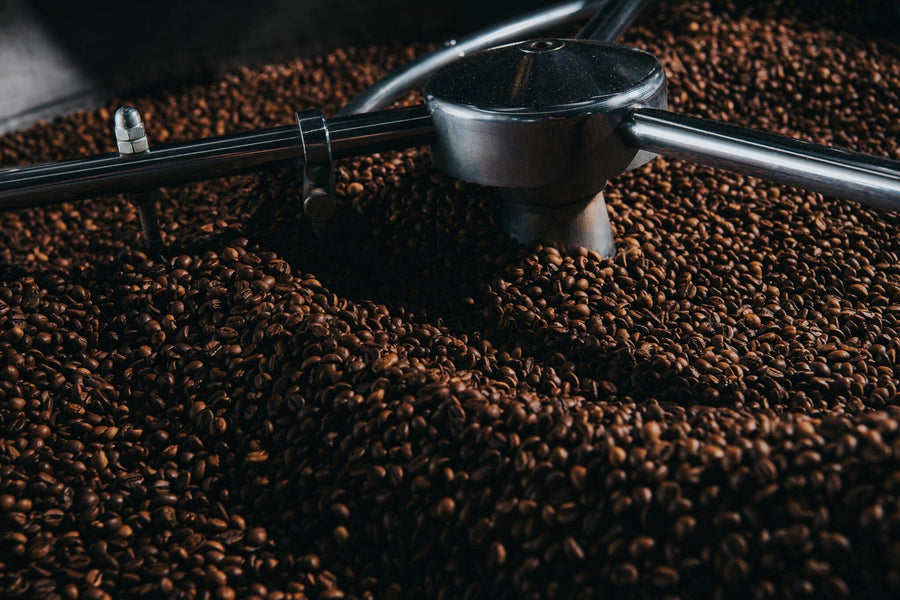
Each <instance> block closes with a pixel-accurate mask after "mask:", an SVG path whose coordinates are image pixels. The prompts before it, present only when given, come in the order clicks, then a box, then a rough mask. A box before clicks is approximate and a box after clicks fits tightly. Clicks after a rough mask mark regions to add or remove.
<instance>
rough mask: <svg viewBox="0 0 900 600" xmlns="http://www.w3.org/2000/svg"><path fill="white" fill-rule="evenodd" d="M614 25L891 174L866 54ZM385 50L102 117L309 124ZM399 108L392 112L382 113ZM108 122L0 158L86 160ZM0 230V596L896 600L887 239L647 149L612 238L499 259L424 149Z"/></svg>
mask: <svg viewBox="0 0 900 600" xmlns="http://www.w3.org/2000/svg"><path fill="white" fill-rule="evenodd" d="M664 4H666V3H659V4H658V5H657V7H658V8H657V10H655V11H648V13H647V14H645V15H644V16H643V17H642V19H641V20H640V21H639V22H638V24H637V26H636V27H635V28H634V29H632V30H631V31H630V32H629V34H628V36H627V38H626V41H628V42H629V43H633V44H635V45H636V46H638V47H641V48H645V49H647V50H649V51H651V52H653V53H655V54H656V55H658V56H660V57H661V58H662V60H663V61H664V63H665V65H666V68H667V72H668V74H669V77H670V86H669V91H670V97H671V103H672V107H673V109H675V110H679V111H683V112H688V113H691V114H698V115H701V116H709V117H714V118H718V119H721V120H726V121H729V122H735V123H740V124H744V125H749V126H755V127H761V128H766V129H770V130H776V131H779V132H781V133H786V134H791V135H797V136H805V137H807V138H809V139H814V140H817V141H821V142H829V143H835V144H841V145H845V146H850V147H853V148H856V149H859V150H863V151H869V152H873V153H877V154H882V155H887V156H892V157H894V158H900V146H898V135H897V134H898V133H900V130H898V125H897V123H898V121H897V114H898V113H900V60H898V58H900V48H898V47H897V46H896V45H893V44H892V43H890V42H888V41H886V40H876V41H871V40H863V39H859V38H857V37H855V36H854V34H853V33H837V32H835V31H833V30H830V29H828V28H823V27H822V26H821V25H822V23H830V22H831V21H828V22H826V21H824V19H832V20H833V19H836V18H837V17H836V16H835V15H840V18H841V19H842V20H843V22H846V23H847V28H848V29H847V31H848V32H852V31H854V29H853V27H854V23H857V21H855V19H856V18H857V17H856V13H855V11H854V9H853V7H852V6H849V8H848V6H846V5H845V3H842V2H834V3H832V4H833V5H834V6H831V5H829V7H830V10H823V11H822V15H823V16H822V17H821V19H823V20H822V21H809V20H807V21H802V20H800V19H801V18H806V19H816V18H817V17H815V16H809V15H808V14H806V12H807V11H805V10H804V9H803V6H804V5H802V4H800V3H792V2H790V1H789V0H780V1H778V2H774V3H772V2H767V3H765V7H764V8H760V6H759V5H753V6H743V5H740V6H738V5H736V4H734V3H729V2H714V3H713V2H708V3H683V4H682V5H677V6H665V5H664ZM421 50H422V48H415V49H407V48H400V47H384V48H374V49H368V50H346V51H339V52H335V53H333V54H329V55H327V56H324V57H321V58H319V59H315V60H306V61H297V62H293V63H289V64H282V65H277V66H271V67H267V68H263V69H260V70H256V71H250V70H245V71H242V72H239V73H235V74H233V75H230V76H228V77H226V78H225V79H223V80H222V81H221V82H217V83H214V84H212V85H198V86H195V87H190V88H184V89H179V90H174V91H172V90H169V91H167V92H165V93H161V94H159V95H157V96H149V97H146V98H141V99H137V100H135V101H134V103H135V104H136V105H138V106H139V107H140V108H141V110H142V112H143V114H144V118H145V121H146V123H147V128H148V131H149V132H150V136H151V143H153V142H157V141H159V142H162V141H176V140H181V139H188V138H192V137H199V136H206V135H213V134H216V133H223V132H226V131H236V130H244V129H249V128H256V127H264V126H274V125H278V124H280V123H288V122H289V121H290V118H291V117H290V111H291V110H294V109H301V108H306V107H309V106H311V105H321V106H324V107H325V108H326V110H328V111H333V110H334V109H336V108H337V107H339V106H340V105H342V104H343V103H344V102H345V101H346V100H347V99H348V98H349V97H351V96H352V95H353V94H354V93H356V92H357V91H358V90H359V89H362V88H363V87H365V86H366V85H368V84H370V83H371V82H372V81H374V80H375V79H376V78H377V77H378V76H380V75H381V74H383V73H384V72H386V71H387V70H389V69H390V68H392V67H394V66H396V65H398V64H400V63H402V62H404V61H405V60H408V59H409V58H410V57H411V56H413V55H414V52H418V51H421ZM407 101H409V102H414V101H418V99H417V98H416V97H415V95H411V96H410V98H408V99H407ZM118 104H119V103H118V102H113V103H110V105H109V106H108V107H106V108H104V109H101V110H98V111H94V112H87V113H80V114H76V115H74V116H71V117H67V118H64V119H59V120H56V121H54V122H53V123H45V124H40V125H37V126H35V127H33V128H31V129H30V130H28V131H25V132H21V133H16V134H11V135H8V136H6V137H4V138H0V161H2V165H3V166H11V165H13V164H19V163H27V162H33V161H38V160H47V159H54V158H63V157H69V156H73V155H78V154H83V153H92V152H101V151H111V150H112V149H113V148H112V136H111V134H110V128H111V127H110V120H111V114H112V112H113V110H114V108H115V106H117V105H118ZM337 180H338V195H339V200H340V208H339V211H338V217H337V221H336V223H335V226H334V227H333V228H332V231H331V232H329V237H328V239H326V240H317V239H315V237H314V236H313V233H312V227H311V225H310V223H309V222H307V221H306V220H305V219H304V218H303V217H302V214H301V211H300V210H299V201H298V190H297V182H296V176H294V175H292V174H289V173H275V174H260V175H254V176H243V177H234V178H229V179H225V180H218V181H212V182H206V183H203V184H195V185H190V186H184V187H182V188H179V189H169V190H165V191H164V193H163V202H162V204H161V207H160V214H161V220H162V222H163V227H164V230H165V233H166V236H167V242H168V244H169V253H168V256H167V257H164V258H158V257H153V256H147V255H146V254H145V253H143V252H141V251H140V250H138V248H139V245H138V243H137V240H138V231H139V227H138V223H137V217H136V213H135V210H134V208H133V207H132V206H131V205H129V204H128V202H127V201H126V200H125V199H124V198H117V199H98V200H91V201H86V202H83V203H79V204H77V205H74V204H72V205H61V206H57V207H51V208H47V209H41V210H38V209H35V210H22V211H18V212H10V213H4V214H2V215H0V228H2V232H3V236H2V237H0V273H2V283H0V355H2V359H0V365H2V370H0V519H2V522H3V527H2V528H0V595H2V596H3V597H9V598H17V597H40V598H67V599H68V598H118V597H147V598H157V597H161V596H166V597H169V596H170V597H177V598H222V599H227V598H236V597H240V598H266V599H271V600H280V599H286V598H296V599H300V598H405V597H410V598H415V597H434V598H596V597H601V596H605V595H607V594H608V595H614V596H616V597H632V598H646V597H671V598H676V597H681V598H699V597H710V596H713V597H726V596H729V597H735V598H743V597H748V598H768V597H773V598H774V597H789V598H803V597H812V598H818V597H824V598H850V597H860V596H864V597H872V598H875V597H886V598H887V597H895V596H896V595H897V594H898V593H900V541H898V540H900V501H898V497H900V435H898V425H900V408H898V405H900V393H898V382H900V363H898V360H897V358H898V357H897V355H898V352H900V336H898V329H900V260H898V258H900V235H898V232H900V218H898V216H897V215H893V214H888V213H884V212H879V211H876V210H872V209H867V208H862V207H860V206H858V205H856V204H853V203H851V202H846V201H841V200H836V199H830V198H829V199H824V198H822V197H821V196H819V195H817V194H814V193H809V192H803V191H799V190H794V189H788V188H784V187H780V186H776V185H772V184H769V183H766V182H763V181H760V180H755V179H751V178H747V177H742V176H738V175H733V174H727V173H724V172H720V171H714V170H712V169H708V168H705V167H700V166H696V165H693V164H690V163H686V162H681V161H676V160H667V159H662V158H658V159H657V160H655V161H654V162H652V163H651V164H649V165H648V166H646V167H644V168H642V169H640V170H638V171H635V172H631V173H628V174H626V175H624V176H622V177H620V178H618V179H616V180H614V181H613V182H612V183H611V184H610V186H609V189H608V190H607V191H606V195H607V201H608V204H609V208H610V212H611V219H612V222H613V225H614V228H615V230H616V235H617V242H618V246H619V249H620V252H619V254H618V255H617V256H616V257H615V258H613V259H610V260H602V259H600V258H599V257H598V256H597V255H596V254H594V253H591V252H588V251H585V250H583V249H575V250H571V251H561V250H560V249H559V248H556V247H553V246H551V245H542V244H532V245H530V246H528V247H520V246H519V245H517V244H516V243H514V242H512V241H511V240H509V239H508V238H507V237H506V236H504V235H503V234H501V233H499V228H498V225H497V222H498V220H499V215H498V199H497V197H496V195H495V194H494V192H492V191H490V190H487V189H484V188H480V187H477V186H473V185H469V184H464V183H461V182H456V181H453V180H451V179H449V178H447V177H445V176H443V175H441V174H440V173H438V172H436V171H435V170H434V169H433V168H432V167H431V166H430V163H429V159H428V155H427V150H423V149H417V150H410V151H407V152H403V153H391V154H384V155H374V156H367V157H361V158H358V159H354V160H347V161H343V162H342V163H341V164H339V165H338V172H337Z"/></svg>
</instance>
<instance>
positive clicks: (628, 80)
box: [425, 39, 666, 195]
mask: <svg viewBox="0 0 900 600" xmlns="http://www.w3.org/2000/svg"><path fill="white" fill-rule="evenodd" d="M665 83H666V78H665V72H664V71H663V67H662V65H661V64H660V63H659V61H658V60H657V59H656V58H655V57H654V56H653V55H651V54H648V53H646V52H643V51H641V50H636V49H634V48H629V47H627V46H620V45H617V44H606V43H601V42H593V41H584V40H579V41H576V40H559V39H545V40H532V41H529V42H522V43H518V44H511V45H508V46H502V47H500V48H495V49H493V50H488V51H486V52H482V53H480V54H478V55H475V56H471V57H467V58H464V59H461V60H459V61H457V62H456V63H454V64H452V65H450V66H448V67H445V68H444V69H441V70H440V71H438V72H437V73H435V74H434V76H432V78H431V79H429V81H428V83H427V84H426V86H425V100H426V103H427V104H428V108H429V110H430V111H431V116H432V120H433V122H434V128H435V142H434V144H433V145H432V158H433V160H434V163H435V165H436V166H437V167H438V168H440V169H441V170H443V171H445V172H446V173H449V174H450V175H452V176H454V177H457V178H459V179H464V180H466V181H472V182H475V183H480V184H483V185H491V186H496V187H511V188H535V187H547V186H558V185H568V184H572V183H579V182H586V181H591V182H594V183H595V184H596V187H595V189H594V190H593V191H592V193H591V195H593V194H594V193H596V192H598V191H600V189H602V187H603V184H604V183H605V182H606V180H607V179H608V178H610V177H612V176H614V175H617V174H619V173H621V172H622V171H624V170H625V169H626V168H628V167H629V165H632V166H636V165H637V164H638V163H640V161H635V158H636V157H637V155H638V151H637V150H635V149H634V148H633V147H630V146H628V145H626V144H624V143H623V142H622V140H621V139H620V138H619V137H618V136H616V135H614V131H615V129H616V128H617V127H618V125H619V123H620V122H621V120H622V119H623V118H624V117H625V115H626V113H627V111H628V109H629V108H630V107H631V106H633V105H634V104H636V103H642V104H647V105H650V106H655V107H660V108H664V107H665V106H666V89H665ZM645 158H646V159H647V160H649V158H650V155H647V156H646V157H645Z"/></svg>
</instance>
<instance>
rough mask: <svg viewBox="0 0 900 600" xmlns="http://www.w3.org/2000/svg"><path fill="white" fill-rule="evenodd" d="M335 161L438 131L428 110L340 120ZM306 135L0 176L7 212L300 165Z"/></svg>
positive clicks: (334, 124)
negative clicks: (292, 164)
mask: <svg viewBox="0 0 900 600" xmlns="http://www.w3.org/2000/svg"><path fill="white" fill-rule="evenodd" d="M329 133H330V137H331V144H332V152H333V156H334V158H343V157H347V156H354V155H358V154H365V153H370V152H380V151H385V150H394V149H398V148H407V147H410V146H416V145H424V144H428V143H429V142H430V141H431V135H432V128H431V119H430V117H429V115H428V109H427V108H425V107H424V106H418V107H413V108H405V109H399V110H389V111H381V112H377V113H371V114H368V115H365V116H355V117H350V118H342V119H333V120H332V121H331V122H330V123H329ZM302 157H303V146H302V142H301V139H300V130H299V129H298V127H297V126H294V125H290V126H285V127H277V128H274V129H267V130H262V131H254V132H249V133H237V134H233V135H228V136H223V137H218V138H209V139H205V140H199V141H193V142H185V143H181V144H174V145H169V146H156V147H154V148H153V149H152V151H150V152H147V153H144V154H136V155H132V156H120V155H118V154H106V155H102V156H92V157H87V158H78V159H74V160H66V161H60V162H53V163H45V164H39V165H31V166H25V167H15V168H11V169H4V170H2V171H0V210H9V209H17V208H28V207H34V206H44V205H48V204H55V203H58V202H68V201H72V200H79V199H83V198H89V197H93V196H103V195H109V194H118V193H122V192H139V191H144V190H148V189H153V188H156V187H164V186H167V185H174V184H182V183H186V182H190V181H199V180H203V179H212V178H214V177H223V176H227V175H235V174H238V173H244V172H249V171H253V170H257V169H260V168H262V167H270V166H277V165H279V164H285V165H287V164H291V163H299V162H300V161H301V160H302Z"/></svg>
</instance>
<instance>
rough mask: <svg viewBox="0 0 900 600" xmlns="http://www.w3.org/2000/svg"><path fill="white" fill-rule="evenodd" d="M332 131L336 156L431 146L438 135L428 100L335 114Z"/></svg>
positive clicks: (329, 130)
mask: <svg viewBox="0 0 900 600" xmlns="http://www.w3.org/2000/svg"><path fill="white" fill-rule="evenodd" d="M328 132H329V135H330V136H331V154H332V156H333V157H334V158H335V159H339V158H347V157H350V156H360V155H362V154H371V153H373V152H386V151H388V150H402V149H404V148H412V147H415V146H427V145H430V144H431V142H432V141H433V138H434V126H433V125H432V124H431V113H430V112H429V111H428V108H427V107H426V106H425V105H424V104H422V105H419V106H412V107H408V108H397V109H394V110H382V111H378V112H372V113H367V114H363V115H349V116H340V117H334V118H332V119H329V120H328Z"/></svg>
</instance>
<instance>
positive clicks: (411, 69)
mask: <svg viewBox="0 0 900 600" xmlns="http://www.w3.org/2000/svg"><path fill="white" fill-rule="evenodd" d="M609 2H610V0H594V1H592V2H588V1H585V0H579V1H578V2H564V3H562V4H559V5H556V6H552V7H550V8H542V9H540V10H537V11H535V12H532V13H528V14H526V15H523V16H521V17H517V18H515V19H512V20H510V21H505V22H503V23H500V24H499V25H496V26H494V27H491V28H489V29H483V30H481V31H479V32H477V33H473V34H471V35H468V36H466V37H464V38H461V39H459V40H451V41H449V42H447V43H446V44H445V45H444V46H443V47H441V48H438V49H437V50H434V51H432V52H429V53H427V54H424V55H422V56H420V57H419V58H417V59H415V60H413V61H411V62H409V63H407V64H406V65H404V66H403V67H400V68H399V69H397V70H396V71H394V72H393V73H391V74H389V75H388V76H387V77H385V78H383V79H381V80H380V81H378V82H376V83H375V84H374V85H372V86H371V87H369V88H368V89H366V90H364V91H363V92H361V93H360V94H359V95H357V96H356V97H355V98H353V99H352V100H351V101H350V102H348V103H347V104H346V105H345V106H344V107H343V108H342V109H341V110H339V111H338V112H337V114H338V115H351V114H357V113H366V112H371V111H373V110H378V109H383V108H387V107H388V106H390V104H391V103H392V102H393V101H394V100H397V99H398V98H400V97H401V96H402V95H403V94H404V93H406V92H407V91H409V90H411V89H412V88H414V87H416V86H417V85H421V84H423V83H425V80H426V79H428V77H429V76H430V75H431V74H432V73H434V72H435V71H437V70H438V69H440V68H441V67H443V66H445V65H448V64H450V63H452V62H453V61H455V60H457V59H458V58H460V57H463V56H466V55H467V54H472V53H473V52H478V51H480V50H485V49H487V48H491V47H493V46H497V45H499V44H503V43H505V42H517V41H520V40H522V39H527V38H528V37H531V36H532V35H533V34H535V33H538V32H540V31H546V30H547V29H551V28H553V27H556V26H557V25H562V24H565V23H570V22H572V21H576V20H578V19H580V18H583V17H587V16H588V15H589V14H591V13H593V12H595V11H598V10H601V11H602V10H603V8H604V7H605V6H606V5H607V4H608V3H609Z"/></svg>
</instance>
